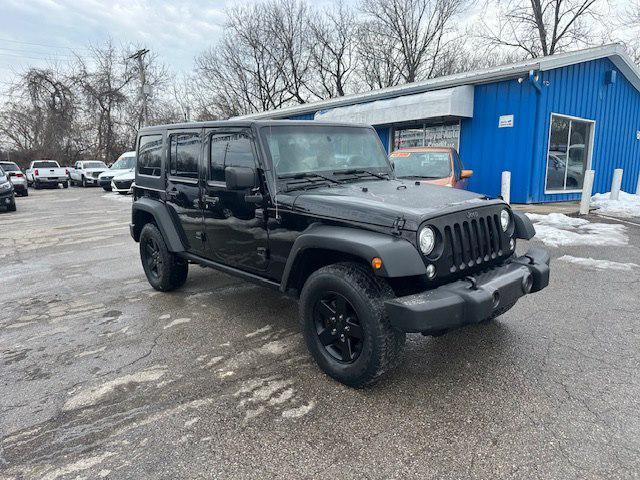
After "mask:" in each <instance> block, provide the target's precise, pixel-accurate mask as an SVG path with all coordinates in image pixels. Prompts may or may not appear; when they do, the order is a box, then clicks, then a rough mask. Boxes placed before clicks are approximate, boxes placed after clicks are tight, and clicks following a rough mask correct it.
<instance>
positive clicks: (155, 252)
mask: <svg viewBox="0 0 640 480" xmlns="http://www.w3.org/2000/svg"><path fill="white" fill-rule="evenodd" d="M145 240H146V241H145V244H144V252H145V255H144V259H143V260H144V262H145V263H146V265H147V268H148V270H147V271H148V272H149V274H150V275H151V276H152V277H153V279H154V280H156V281H158V280H159V279H160V272H161V270H162V254H161V251H160V246H159V245H158V242H157V241H156V239H155V238H153V237H147V238H146V239H145Z"/></svg>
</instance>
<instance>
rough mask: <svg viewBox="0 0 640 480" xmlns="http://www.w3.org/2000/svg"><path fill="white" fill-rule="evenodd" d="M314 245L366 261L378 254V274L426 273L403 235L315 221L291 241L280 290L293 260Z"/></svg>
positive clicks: (420, 260) (415, 251) (418, 256)
mask: <svg viewBox="0 0 640 480" xmlns="http://www.w3.org/2000/svg"><path fill="white" fill-rule="evenodd" d="M315 248H317V249H322V250H333V251H336V252H341V253H346V254H350V255H353V256H356V257H359V258H362V259H363V260H364V261H365V262H366V263H367V264H368V265H370V264H371V259H372V258H374V257H379V258H381V259H382V268H380V269H379V270H375V271H374V272H375V274H376V275H377V276H379V277H386V278H394V277H408V276H414V275H425V274H426V273H427V272H426V267H425V265H424V262H423V260H422V256H421V255H420V253H419V252H418V250H417V249H416V247H414V246H413V245H412V244H411V243H410V242H408V241H407V240H406V239H403V238H398V237H394V236H391V235H387V234H383V233H378V232H372V231H369V230H359V229H356V228H350V227H338V226H332V225H318V224H316V225H312V226H311V227H310V228H309V229H307V230H306V231H305V232H304V233H303V234H302V235H300V236H299V237H298V238H297V239H296V240H295V242H294V243H293V247H292V248H291V251H290V252H289V257H288V258H287V262H286V264H285V267H284V271H283V274H282V282H281V284H280V289H281V290H282V291H286V289H287V286H288V284H289V279H290V277H291V274H292V269H293V266H294V265H295V262H296V260H297V259H299V258H300V257H301V256H302V255H303V254H304V252H305V251H306V250H309V249H315Z"/></svg>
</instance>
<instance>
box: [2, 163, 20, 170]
mask: <svg viewBox="0 0 640 480" xmlns="http://www.w3.org/2000/svg"><path fill="white" fill-rule="evenodd" d="M0 168H2V169H3V170H4V171H5V172H19V171H20V168H18V165H16V164H15V163H0Z"/></svg>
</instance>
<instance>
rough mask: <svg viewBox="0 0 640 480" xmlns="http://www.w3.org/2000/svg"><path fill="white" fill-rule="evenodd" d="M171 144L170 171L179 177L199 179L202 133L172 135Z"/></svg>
mask: <svg viewBox="0 0 640 480" xmlns="http://www.w3.org/2000/svg"><path fill="white" fill-rule="evenodd" d="M169 146H170V147H169V173H170V174H171V175H175V176H177V177H185V178H194V179H197V178H198V158H200V134H199V133H180V134H174V135H171V140H170V142H169Z"/></svg>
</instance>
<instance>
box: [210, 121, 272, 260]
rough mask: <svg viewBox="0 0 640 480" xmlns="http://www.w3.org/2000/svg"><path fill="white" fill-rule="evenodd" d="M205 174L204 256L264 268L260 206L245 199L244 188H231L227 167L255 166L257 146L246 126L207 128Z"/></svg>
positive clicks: (264, 240) (264, 241)
mask: <svg viewBox="0 0 640 480" xmlns="http://www.w3.org/2000/svg"><path fill="white" fill-rule="evenodd" d="M205 150H206V153H205V158H206V159H207V162H206V163H207V165H208V168H207V178H206V181H205V182H204V187H203V196H202V204H203V207H204V209H203V215H204V226H205V235H206V242H205V249H206V257H207V258H210V259H212V260H214V261H218V262H221V263H224V264H226V265H230V266H233V267H236V268H239V269H242V270H249V271H251V270H253V271H264V270H265V269H266V268H267V264H268V250H267V246H268V245H267V231H266V225H265V222H264V218H263V216H262V213H261V212H262V210H261V209H260V207H258V206H256V205H255V204H252V203H247V202H246V201H245V195H247V194H249V193H251V191H250V189H247V190H231V189H228V188H227V184H226V181H225V173H224V171H225V168H226V167H251V168H253V169H256V168H257V162H256V158H257V157H256V148H255V145H254V141H253V137H252V134H251V131H250V130H248V129H235V130H229V129H225V130H220V129H211V130H209V131H207V134H206V142H205Z"/></svg>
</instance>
